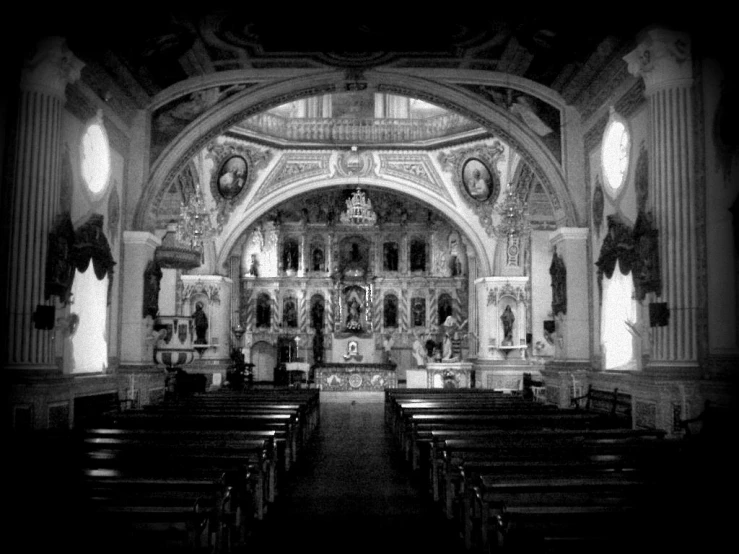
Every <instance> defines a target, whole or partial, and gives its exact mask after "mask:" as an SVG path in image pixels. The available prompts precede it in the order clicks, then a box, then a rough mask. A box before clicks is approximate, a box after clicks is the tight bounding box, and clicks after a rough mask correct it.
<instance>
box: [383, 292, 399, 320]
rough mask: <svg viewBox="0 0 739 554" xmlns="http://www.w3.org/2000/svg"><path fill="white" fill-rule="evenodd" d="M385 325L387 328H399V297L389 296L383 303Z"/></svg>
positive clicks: (386, 296)
mask: <svg viewBox="0 0 739 554" xmlns="http://www.w3.org/2000/svg"><path fill="white" fill-rule="evenodd" d="M382 314H383V325H384V326H385V327H397V326H398V297H397V296H395V295H394V294H387V295H385V298H384V299H383V301H382Z"/></svg>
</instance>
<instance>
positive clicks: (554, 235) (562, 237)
mask: <svg viewBox="0 0 739 554" xmlns="http://www.w3.org/2000/svg"><path fill="white" fill-rule="evenodd" d="M587 238H588V228H587V227H560V228H559V229H556V230H555V231H552V232H551V233H550V234H549V242H550V243H551V244H553V245H554V244H559V243H560V242H565V241H572V240H587Z"/></svg>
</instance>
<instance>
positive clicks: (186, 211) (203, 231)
mask: <svg viewBox="0 0 739 554" xmlns="http://www.w3.org/2000/svg"><path fill="white" fill-rule="evenodd" d="M210 215H211V212H210V210H208V207H207V206H206V205H205V199H204V198H203V194H202V192H201V191H200V185H199V184H196V185H195V192H193V193H192V194H191V195H190V198H188V199H187V202H182V204H181V206H180V219H179V221H178V222H177V238H178V239H179V240H180V241H182V242H184V243H186V244H187V245H189V246H190V248H192V249H193V250H197V251H199V252H200V255H201V256H202V255H203V250H204V248H203V242H204V241H206V240H208V239H210V238H212V237H213V236H214V235H215V233H216V231H215V228H214V227H213V222H212V221H211V217H210Z"/></svg>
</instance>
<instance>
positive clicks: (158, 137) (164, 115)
mask: <svg viewBox="0 0 739 554" xmlns="http://www.w3.org/2000/svg"><path fill="white" fill-rule="evenodd" d="M246 88H247V85H245V84H238V85H229V86H222V87H211V88H206V89H203V90H198V91H195V92H193V93H191V94H189V95H186V96H181V97H179V98H176V99H175V100H172V101H171V102H168V103H167V104H165V105H164V106H161V107H159V108H158V109H157V110H156V111H154V113H153V114H152V117H151V152H150V161H151V162H153V161H154V160H156V159H157V157H158V156H159V154H160V153H161V152H162V150H164V148H165V147H166V146H167V144H169V143H170V142H171V141H172V139H174V138H175V137H176V136H177V135H178V134H179V132H180V131H182V130H183V129H184V128H185V127H187V125H189V124H190V123H192V122H193V121H194V120H195V118H197V117H198V116H200V115H201V114H203V113H205V112H206V111H208V110H209V109H211V108H212V107H213V106H215V105H216V104H218V103H219V102H222V101H223V100H225V99H226V98H228V97H229V96H232V95H234V94H236V93H237V92H241V91H242V90H244V89H246Z"/></svg>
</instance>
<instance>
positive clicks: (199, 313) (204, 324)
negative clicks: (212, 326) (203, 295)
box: [192, 302, 208, 344]
mask: <svg viewBox="0 0 739 554" xmlns="http://www.w3.org/2000/svg"><path fill="white" fill-rule="evenodd" d="M192 320H193V322H194V323H195V344H208V339H207V333H208V316H207V315H205V312H204V311H203V303H202V302H198V303H196V304H195V312H194V313H193V314H192Z"/></svg>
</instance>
